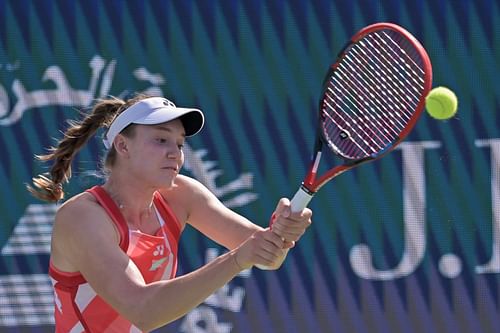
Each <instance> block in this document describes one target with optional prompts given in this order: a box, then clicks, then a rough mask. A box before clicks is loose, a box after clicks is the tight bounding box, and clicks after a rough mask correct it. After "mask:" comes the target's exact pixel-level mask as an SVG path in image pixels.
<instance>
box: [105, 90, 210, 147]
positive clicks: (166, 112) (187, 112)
mask: <svg viewBox="0 0 500 333" xmlns="http://www.w3.org/2000/svg"><path fill="white" fill-rule="evenodd" d="M177 118H179V119H180V120H181V121H182V125H183V126H184V131H185V132H186V136H193V135H195V134H196V133H198V132H199V131H201V129H202V128H203V124H204V122H205V117H204V116H203V112H201V111H200V110H198V109H188V108H179V107H177V106H175V104H174V103H172V102H171V101H169V100H168V99H166V98H164V97H149V98H145V99H143V100H141V101H139V102H137V103H135V104H133V105H132V106H130V107H128V108H127V109H126V110H125V111H123V112H122V113H120V114H119V115H118V116H117V117H116V118H115V120H113V122H112V123H111V126H110V127H109V129H108V131H107V132H106V135H104V138H103V142H104V146H105V147H106V149H110V148H111V147H112V146H113V141H114V140H115V137H116V136H117V135H118V134H119V133H120V132H121V131H123V129H125V127H127V126H128V125H130V124H141V125H156V124H162V123H165V122H167V121H171V120H174V119H177Z"/></svg>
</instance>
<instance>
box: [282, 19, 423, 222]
mask: <svg viewBox="0 0 500 333" xmlns="http://www.w3.org/2000/svg"><path fill="white" fill-rule="evenodd" d="M431 86H432V66H431V62H430V59H429V56H428V55H427V53H426V51H425V49H424V48H423V47H422V45H421V44H420V43H419V42H418V41H417V40H416V39H415V38H414V37H413V36H412V35H411V34H410V33H409V32H408V31H406V30H405V29H403V28H401V27H399V26H397V25H395V24H391V23H377V24H373V25H370V26H367V27H365V28H363V29H362V30H360V31H359V32H358V33H357V34H356V35H354V37H352V39H351V41H349V43H348V44H347V45H346V47H345V48H344V49H343V50H342V51H341V52H340V53H339V55H338V58H337V60H336V62H335V63H334V64H333V65H331V67H330V68H329V70H328V73H327V74H326V77H325V80H324V83H323V91H322V95H321V100H320V103H319V119H318V120H319V121H318V128H317V137H316V141H315V145H314V151H313V154H312V159H311V163H310V166H309V169H308V172H307V174H306V176H305V178H304V180H303V182H302V185H301V187H300V189H299V190H298V191H297V193H296V194H295V196H294V197H293V198H292V200H291V208H292V211H294V212H296V211H301V210H302V209H304V208H305V207H307V205H308V203H309V201H310V200H311V199H312V197H313V196H314V194H315V193H316V192H317V191H318V190H319V189H320V188H321V187H322V186H323V185H324V184H325V183H327V182H328V181H330V180H331V179H333V178H335V177H336V176H338V175H340V174H341V173H343V172H345V171H347V170H349V169H352V168H354V167H356V166H358V165H360V164H362V163H365V162H368V161H373V160H376V159H378V158H380V157H382V156H384V155H385V154H387V153H388V152H390V151H391V150H392V149H394V148H395V147H396V146H397V145H398V144H399V143H400V142H401V141H402V140H403V139H404V138H405V137H406V136H407V135H408V134H409V133H410V131H411V130H412V128H413V126H414V125H415V123H416V121H417V120H418V118H419V116H420V114H421V113H422V110H423V108H424V104H425V97H426V96H427V94H428V92H429V90H430V88H431ZM324 146H326V147H328V148H329V149H330V151H332V152H333V153H334V154H335V155H337V156H338V157H340V158H341V159H342V160H343V163H342V164H340V165H337V166H335V167H332V168H331V169H329V170H328V171H326V172H325V173H324V174H322V175H318V167H319V163H320V160H321V154H322V152H323V147H324Z"/></svg>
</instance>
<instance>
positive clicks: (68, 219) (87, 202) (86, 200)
mask: <svg viewBox="0 0 500 333" xmlns="http://www.w3.org/2000/svg"><path fill="white" fill-rule="evenodd" d="M105 215H106V212H105V210H104V209H103V208H102V207H101V205H99V203H98V202H97V201H96V199H95V198H94V196H93V195H92V194H90V193H88V192H82V193H79V194H77V195H75V196H73V197H71V198H69V199H68V200H67V201H65V202H64V203H63V204H62V205H61V206H59V208H58V209H57V212H56V223H69V224H75V223H77V222H78V221H81V220H89V221H90V223H92V222H91V220H94V219H95V218H101V219H102V217H104V216H105Z"/></svg>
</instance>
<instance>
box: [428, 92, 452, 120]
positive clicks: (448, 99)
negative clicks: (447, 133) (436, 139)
mask: <svg viewBox="0 0 500 333" xmlns="http://www.w3.org/2000/svg"><path fill="white" fill-rule="evenodd" d="M457 107H458V100H457V96H456V95H455V93H454V92H453V91H451V90H450V89H448V88H446V87H437V88H434V89H432V90H431V91H430V92H429V94H428V95H427V97H426V99H425V108H426V109H427V113H428V114H429V115H430V116H431V117H433V118H435V119H439V120H445V119H450V118H451V117H453V116H454V115H455V113H456V112H457Z"/></svg>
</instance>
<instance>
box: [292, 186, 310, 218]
mask: <svg viewBox="0 0 500 333" xmlns="http://www.w3.org/2000/svg"><path fill="white" fill-rule="evenodd" d="M312 197H313V194H311V193H309V192H307V191H306V190H305V189H304V186H301V187H300V188H299V190H298V191H297V193H295V195H294V196H293V198H292V200H291V201H290V208H291V209H292V212H294V213H296V212H300V211H302V210H303V209H304V208H306V207H307V205H308V204H309V202H310V201H311V199H312Z"/></svg>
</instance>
